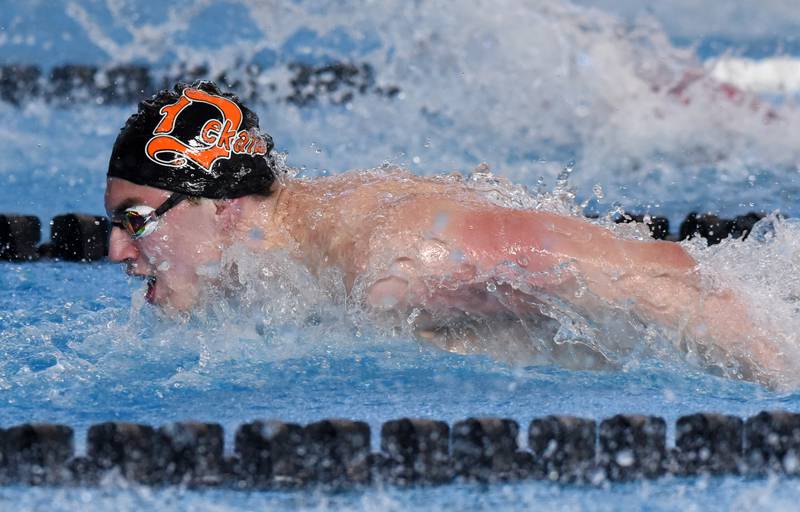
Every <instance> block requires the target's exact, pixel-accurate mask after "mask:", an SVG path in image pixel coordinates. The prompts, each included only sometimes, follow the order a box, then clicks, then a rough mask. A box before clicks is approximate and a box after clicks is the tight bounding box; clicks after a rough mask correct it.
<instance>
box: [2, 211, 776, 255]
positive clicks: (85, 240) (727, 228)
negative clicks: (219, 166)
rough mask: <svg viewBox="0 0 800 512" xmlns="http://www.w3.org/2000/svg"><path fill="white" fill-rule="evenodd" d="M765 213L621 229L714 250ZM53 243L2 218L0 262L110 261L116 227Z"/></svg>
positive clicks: (83, 218) (58, 222)
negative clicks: (673, 226) (644, 230)
mask: <svg viewBox="0 0 800 512" xmlns="http://www.w3.org/2000/svg"><path fill="white" fill-rule="evenodd" d="M763 217H764V214H761V213H754V212H751V213H748V214H746V215H739V216H738V217H735V218H733V219H722V218H720V217H718V216H716V215H712V214H701V215H699V214H697V213H695V212H692V213H690V214H689V215H687V216H686V219H685V220H684V221H683V222H682V223H681V225H680V228H679V231H678V232H677V233H670V231H669V220H668V219H667V218H665V217H650V216H645V215H641V214H632V213H624V214H622V215H620V216H618V217H617V218H616V219H615V222H617V223H628V222H642V223H644V224H645V225H647V226H648V228H649V229H650V234H651V236H652V237H653V238H655V239H658V240H672V241H678V240H685V239H687V238H693V237H696V236H699V237H702V238H704V239H705V240H706V241H707V243H708V245H713V244H717V243H719V242H720V241H721V240H723V239H725V238H727V237H729V236H730V237H732V238H741V239H744V238H747V236H748V235H749V234H750V231H751V230H752V228H753V225H755V223H756V222H758V221H759V220H760V219H762V218H763ZM49 224H50V241H49V242H47V243H44V244H41V245H39V241H40V239H41V222H40V221H39V219H38V218H36V217H34V216H32V215H16V214H0V260H5V261H17V262H20V261H35V260H38V259H55V260H62V261H84V262H89V261H98V260H102V259H103V258H105V257H106V256H107V255H108V240H109V233H110V230H111V224H110V223H109V221H108V219H107V218H106V217H103V216H100V215H90V214H83V213H66V214H63V215H58V216H56V217H54V218H53V220H51V221H50V223H49Z"/></svg>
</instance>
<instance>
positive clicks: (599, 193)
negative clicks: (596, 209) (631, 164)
mask: <svg viewBox="0 0 800 512" xmlns="http://www.w3.org/2000/svg"><path fill="white" fill-rule="evenodd" d="M592 194H594V197H596V198H597V199H598V200H600V199H603V198H604V197H605V196H606V194H605V192H604V191H603V186H602V185H600V184H599V183H595V185H594V186H593V187H592Z"/></svg>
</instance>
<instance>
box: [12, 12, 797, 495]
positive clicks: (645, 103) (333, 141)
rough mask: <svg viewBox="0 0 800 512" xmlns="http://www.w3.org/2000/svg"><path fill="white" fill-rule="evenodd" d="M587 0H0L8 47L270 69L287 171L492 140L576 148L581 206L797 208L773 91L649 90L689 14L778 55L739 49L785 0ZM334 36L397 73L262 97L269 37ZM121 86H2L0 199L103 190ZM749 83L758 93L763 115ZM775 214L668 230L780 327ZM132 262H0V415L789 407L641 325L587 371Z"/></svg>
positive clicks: (791, 122) (676, 63) (503, 168)
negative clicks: (169, 301) (695, 1)
mask: <svg viewBox="0 0 800 512" xmlns="http://www.w3.org/2000/svg"><path fill="white" fill-rule="evenodd" d="M580 4H581V5H580V6H574V5H571V4H568V3H565V2H561V1H557V0H542V1H539V2H534V3H532V4H526V5H525V6H521V5H517V3H516V2H500V3H499V4H498V3H496V2H491V3H489V2H485V3H481V2H478V3H476V5H475V8H474V9H455V8H453V6H452V5H450V4H448V3H446V2H427V3H424V4H416V3H409V2H404V1H400V0H398V1H396V2H381V3H378V4H369V5H360V4H359V3H355V2H353V3H350V2H331V3H323V4H317V3H313V5H312V3H310V2H309V3H305V2H298V3H285V5H273V6H271V7H270V8H269V9H267V8H265V7H263V6H262V5H261V4H259V3H258V2H244V1H242V2H238V1H221V2H195V3H190V4H189V6H188V7H185V8H184V9H183V10H182V11H181V10H180V9H179V8H178V7H176V6H169V5H166V3H163V2H144V3H141V2H132V1H131V2H128V1H114V2H111V1H108V2H105V1H86V2H73V3H70V4H66V5H65V6H64V7H63V9H53V8H52V7H51V6H49V5H48V3H47V2H31V3H26V4H25V5H20V6H15V7H13V8H8V9H4V10H3V12H2V14H0V26H1V27H2V31H0V64H4V63H12V62H14V63H18V62H23V63H32V64H36V65H38V66H41V67H42V68H43V69H48V68H49V67H51V66H55V65H60V64H65V63H81V64H93V65H98V66H101V67H102V66H108V65H111V64H118V63H138V64H144V65H147V66H148V67H149V68H150V69H151V70H153V73H159V72H162V71H163V72H164V74H169V72H170V70H174V68H175V67H176V65H177V64H176V63H177V62H183V63H188V64H205V65H207V66H208V67H209V69H210V71H209V73H210V74H211V75H214V74H216V73H218V72H219V71H222V70H225V71H226V72H227V74H228V76H232V77H233V79H235V78H236V77H237V76H239V77H241V76H244V75H243V73H244V72H243V71H241V69H242V67H243V65H244V64H242V63H252V62H257V63H259V65H260V66H262V67H263V68H264V71H263V72H262V75H261V76H262V82H263V83H259V82H256V83H255V84H253V83H250V84H249V85H243V86H242V87H244V88H246V87H258V86H259V85H260V86H262V87H263V88H264V91H266V92H264V93H263V94H261V99H260V100H259V101H258V102H257V103H256V104H255V105H254V110H256V111H257V112H258V113H259V115H260V116H261V119H262V128H265V129H267V130H268V131H269V132H270V133H271V134H272V135H273V137H274V138H275V140H276V144H277V147H278V149H279V150H281V151H285V152H287V153H288V157H287V159H288V160H287V162H288V163H289V164H290V165H292V166H293V167H296V168H297V169H298V171H299V173H300V175H301V176H307V177H313V176H320V175H327V174H332V173H336V172H340V171H343V170H346V169H349V168H354V167H356V168H370V167H375V166H377V165H379V164H381V163H382V162H384V161H388V162H392V163H396V164H400V165H403V166H405V167H407V168H409V169H411V170H413V171H414V172H417V173H420V174H433V173H436V172H442V171H450V170H454V169H459V170H463V171H469V170H470V169H472V168H474V167H475V166H477V165H478V164H480V163H481V162H487V163H488V165H489V167H490V169H491V170H492V171H493V172H494V173H495V174H497V175H501V176H506V177H509V178H510V179H512V180H513V181H514V182H516V183H521V184H523V185H525V186H526V187H527V188H528V191H529V194H530V195H531V196H532V197H540V196H537V194H540V193H543V194H546V193H550V192H552V191H553V190H554V189H555V188H556V186H557V184H556V182H557V177H558V176H559V174H560V173H561V172H562V169H563V168H564V167H565V166H568V165H569V164H570V162H572V163H573V165H572V168H573V169H574V170H573V171H572V173H571V175H570V176H569V186H570V187H571V190H572V192H570V194H573V193H574V195H575V197H574V199H573V198H571V196H570V198H568V201H571V204H572V206H574V207H575V208H576V209H581V208H584V207H585V208H586V209H587V210H588V211H594V212H598V213H600V214H605V213H608V212H611V211H614V210H615V209H618V208H627V209H630V210H632V211H642V212H650V213H652V214H658V215H665V216H667V217H669V218H670V220H671V221H673V222H675V221H677V220H679V219H680V218H681V216H682V215H684V214H685V213H687V212H688V211H690V210H692V209H697V210H713V211H715V212H718V213H720V214H722V215H727V216H732V215H736V214H739V213H744V212H746V211H750V210H756V211H764V212H771V211H773V210H780V211H781V212H784V213H786V214H788V215H797V214H798V213H800V212H798V211H797V206H796V205H797V200H796V198H797V194H798V192H800V185H799V184H800V173H798V170H797V162H798V161H800V158H798V157H800V146H798V145H797V143H796V137H795V136H794V134H796V133H798V131H797V126H795V125H796V124H798V123H800V113H799V112H798V110H797V109H796V107H795V106H794V92H793V91H786V93H785V94H782V95H780V96H777V97H776V96H774V95H773V96H770V97H766V96H763V95H759V94H758V93H757V92H754V93H751V96H748V99H747V101H745V102H744V103H735V102H731V101H729V100H726V99H725V98H724V97H720V94H719V93H718V91H715V89H714V86H713V84H711V83H705V84H704V83H703V82H702V81H701V82H700V83H699V84H697V85H695V86H693V87H690V88H688V89H687V90H686V92H685V93H680V94H677V95H676V93H674V92H672V93H670V92H668V91H669V89H670V85H675V84H676V83H678V82H680V81H681V79H682V77H683V76H684V75H685V73H686V72H687V70H694V69H703V66H704V61H707V59H711V58H716V57H718V56H719V55H720V54H721V52H718V51H710V50H708V48H710V47H712V46H713V45H711V43H709V41H712V42H714V44H715V45H717V46H714V47H719V45H720V44H723V43H724V45H725V48H726V49H727V50H726V51H729V52H731V53H737V52H738V53H739V54H741V55H746V56H755V57H758V58H764V57H768V56H770V55H772V54H769V55H758V54H755V53H754V51H753V50H752V49H751V48H752V47H753V46H754V44H755V43H754V41H757V40H759V39H758V37H760V36H759V34H761V33H762V32H757V31H755V28H754V27H753V26H751V25H752V23H750V20H752V19H758V20H759V23H761V24H762V25H763V26H766V27H773V28H774V30H772V31H771V32H770V34H771V37H772V39H771V44H773V47H774V48H783V49H784V51H787V52H791V51H792V46H791V44H786V45H782V44H781V42H782V41H784V40H788V38H790V36H791V34H792V32H793V30H795V29H796V27H797V25H800V20H798V19H796V15H795V14H794V12H795V10H796V9H795V8H794V7H793V6H792V4H791V3H790V2H785V3H782V2H779V1H776V2H772V3H770V4H769V5H766V6H763V7H759V8H757V7H755V6H753V7H750V8H749V9H752V10H754V11H756V10H758V9H762V10H761V11H758V12H757V13H750V12H748V11H747V10H746V9H745V10H744V11H743V12H741V13H739V14H730V13H729V14H728V15H725V16H723V14H719V16H718V18H719V19H718V24H716V25H715V24H713V23H712V24H711V26H709V27H706V28H707V32H706V31H704V30H705V28H704V26H703V25H702V24H701V25H697V24H694V25H692V24H687V23H685V20H687V19H692V13H693V12H694V13H695V16H694V17H697V11H696V10H695V11H692V9H694V7H692V6H691V5H689V3H684V2H676V3H674V5H673V6H672V8H671V9H670V8H665V7H659V8H658V9H656V10H655V11H653V12H652V14H653V16H655V17H656V18H657V19H658V20H660V21H654V20H653V19H643V18H637V17H636V15H637V14H640V13H639V12H638V10H637V9H638V8H637V7H636V6H634V5H633V3H631V2H626V1H623V0H607V1H604V2H595V3H592V2H589V1H588V0H584V1H582V2H580ZM636 4H637V5H638V2H637V3H636ZM591 5H594V6H596V7H592V6H591ZM595 9H597V10H595ZM743 9H744V8H743ZM756 14H758V16H757V17H756V16H755V15H756ZM726 16H727V17H726ZM714 19H717V18H714ZM176 20H180V23H178V22H176ZM682 20H683V21H682ZM719 20H721V21H719ZM722 21H724V22H725V23H722ZM709 23H711V22H709ZM720 27H722V28H720ZM212 29H213V30H212ZM753 31H755V32H757V33H753ZM737 34H738V37H737ZM687 41H690V43H691V44H687ZM720 41H722V42H723V43H720ZM778 51H780V50H778ZM790 56H791V55H790ZM342 59H344V60H352V61H355V62H365V63H369V64H370V65H371V66H372V67H373V68H374V70H375V80H376V82H377V83H378V84H379V85H387V86H388V85H393V86H397V87H399V90H400V91H401V92H400V94H399V95H397V96H395V97H393V98H389V97H386V96H381V95H378V94H369V93H368V94H363V95H355V96H354V98H353V99H352V101H349V102H346V103H345V104H341V105H340V104H333V103H331V102H328V101H326V99H325V98H321V99H320V100H319V101H318V102H316V103H314V104H312V105H309V106H304V107H298V106H297V105H294V104H292V103H290V102H287V101H283V100H282V99H283V98H285V97H286V96H287V95H288V94H289V92H290V91H289V89H290V87H289V85H287V84H288V78H287V73H289V72H288V71H287V67H286V64H287V63H289V62H306V63H309V64H318V63H324V62H329V61H331V60H342ZM231 63H234V64H231ZM237 63H238V64H237ZM237 73H240V74H239V75H237ZM269 84H274V85H275V88H274V89H272V88H270V87H268V85H269ZM244 92H247V91H244ZM749 94H750V93H749ZM89 100H91V98H90V99H89ZM753 105H755V106H753ZM134 108H135V106H134V105H132V104H131V105H98V104H96V103H92V101H87V100H86V99H80V98H76V99H73V100H72V101H67V102H66V104H63V105H55V104H54V103H52V102H48V101H47V100H45V99H43V98H34V99H32V100H30V101H26V102H24V103H23V104H21V105H19V106H14V105H10V104H8V103H6V102H0V152H2V154H3V158H2V159H0V212H19V213H28V214H35V215H38V216H39V217H40V218H42V219H49V218H51V217H52V216H54V215H56V214H59V213H64V212H72V211H80V212H87V213H94V214H100V213H102V212H103V205H102V194H103V188H104V180H105V166H106V165H107V161H108V156H109V153H110V148H111V144H112V142H113V139H114V137H115V135H116V133H117V130H118V128H119V127H120V126H121V125H122V124H123V122H124V120H125V118H126V117H127V116H128V115H130V113H132V112H133V110H134ZM769 109H773V110H774V111H775V112H776V113H777V117H770V116H767V115H766V112H767V111H768V110H769ZM562 177H563V175H562ZM775 225H776V226H777V227H776V228H774V229H773V230H765V231H764V232H765V233H773V235H770V236H766V235H765V237H762V239H760V240H756V239H753V240H749V241H748V242H747V243H744V244H738V243H733V242H730V243H724V244H721V246H718V247H715V248H704V247H702V245H697V244H695V245H691V246H688V248H689V250H690V251H693V254H694V255H695V256H696V257H697V258H698V260H700V261H701V264H702V265H703V266H704V267H706V268H708V269H709V272H711V274H715V272H716V273H719V275H725V276H729V277H730V276H736V279H737V281H736V283H737V286H741V287H742V289H743V291H744V292H745V293H747V294H749V297H750V299H751V300H753V301H759V300H761V301H762V302H761V304H762V313H764V314H768V315H771V316H772V317H774V318H777V319H780V321H781V322H783V325H784V329H785V332H787V333H788V332H793V330H795V328H796V327H797V323H796V322H797V321H798V318H797V312H796V306H795V303H796V301H797V297H798V296H800V292H799V291H798V290H799V289H800V284H798V282H797V281H798V280H797V279H796V278H794V277H793V276H795V275H800V274H798V273H796V270H797V268H796V266H797V265H798V264H799V263H798V262H797V261H796V260H797V257H796V254H798V252H797V250H798V247H797V244H798V242H800V233H798V232H797V229H798V228H797V226H796V225H795V224H793V223H792V222H783V221H775ZM674 229H675V228H673V230H674ZM774 233H777V234H776V235H775V234H774ZM43 236H44V237H47V236H48V232H47V226H46V222H45V228H44V232H43ZM754 238H755V237H754ZM715 275H716V274H715ZM731 278H732V279H733V277H731ZM143 289H144V284H143V283H142V282H141V281H137V280H133V279H131V278H129V277H127V276H125V274H124V273H123V272H122V269H121V268H120V267H118V266H116V265H113V264H110V263H105V262H101V263H92V264H70V263H62V262H37V263H26V264H17V263H0V290H2V293H0V404H2V406H0V425H2V426H10V425H14V424H18V423H22V422H29V421H47V422H58V423H65V424H68V425H70V426H72V427H74V428H75V429H76V442H77V449H78V450H79V451H82V450H83V449H84V446H83V444H84V436H85V431H86V428H87V427H88V426H89V425H91V424H92V423H97V422H102V421H108V420H120V421H135V422H142V423H149V424H153V425H160V424H163V423H168V422H171V421H178V420H188V419H196V420H202V421H214V422H219V423H221V424H222V425H223V426H224V427H225V429H226V436H227V437H226V442H227V444H228V446H229V447H230V445H231V444H232V434H233V432H234V431H235V429H236V427H237V426H238V425H239V424H241V423H243V422H245V421H249V420H252V419H254V418H279V419H283V420H287V421H294V422H300V423H306V422H310V421H315V420H319V419H322V418H328V417H346V418H352V419H360V420H365V421H367V422H368V423H369V424H370V425H371V427H372V431H373V448H377V446H378V444H377V441H378V440H377V432H379V429H380V424H381V423H382V422H383V421H386V420H389V419H394V418H399V417H404V416H410V417H415V416H416V417H428V418H435V419H441V420H445V421H448V422H453V421H457V420H459V419H463V418H466V417H467V416H474V415H493V416H502V417H510V418H513V419H515V420H517V421H518V422H519V423H520V425H521V427H522V428H521V430H522V431H523V432H526V431H527V425H528V423H529V422H530V420H531V419H532V418H534V417H537V416H543V415H547V414H573V415H580V416H587V417H591V418H596V419H602V418H605V417H608V416H612V415H614V414H617V413H644V414H654V415H659V416H663V417H664V418H665V419H666V420H667V424H668V425H669V428H670V430H669V432H668V437H670V438H672V437H674V431H673V424H674V421H675V420H676V419H677V418H678V417H679V416H681V415H684V414H688V413H693V412H698V411H718V412H724V413H727V414H736V415H740V416H743V417H746V416H749V415H753V414H755V413H757V412H759V411H761V410H763V409H773V408H785V409H790V410H797V409H798V408H800V393H798V392H795V391H791V390H790V391H781V392H778V391H773V390H769V389H765V388H763V387H761V386H758V385H756V384H752V383H748V382H741V381H735V380H730V379H726V378H723V377H719V376H714V375H712V374H710V373H709V372H707V371H704V370H703V369H701V368H698V367H697V366H696V365H695V364H693V362H692V361H691V360H687V359H686V358H683V357H681V356H680V355H676V354H672V353H663V354H660V355H659V354H654V353H653V351H642V352H641V353H638V352H635V351H634V352H633V353H630V354H626V355H625V356H624V357H620V358H618V359H617V360H616V361H615V363H616V364H615V367H614V368H613V369H609V370H607V371H603V372H591V371H570V370H566V369H563V368H560V367H557V366H515V365H510V364H507V363H503V362H499V361H496V360H493V359H491V358H489V357H486V356H478V355H475V356H461V355H457V354H449V353H445V352H442V351H439V350H437V349H435V348H433V347H430V346H426V345H420V344H419V343H417V342H416V341H414V340H412V339H409V338H407V337H403V336H390V335H388V334H386V333H383V332H381V331H380V330H378V329H374V328H372V327H371V326H370V325H368V324H363V323H359V322H358V321H355V320H353V319H348V318H344V319H343V318H340V317H337V316H336V308H335V305H333V306H330V307H328V308H327V309H325V312H328V313H331V315H329V316H324V315H323V318H322V321H321V322H316V323H314V322H312V323H310V324H308V323H303V322H301V321H297V319H296V318H294V317H293V316H292V314H291V313H290V312H289V311H290V310H291V308H290V307H289V309H288V310H286V312H285V313H284V314H283V315H278V314H275V315H274V316H272V317H269V318H256V317H253V316H251V315H249V314H245V313H243V312H240V311H236V310H235V309H233V310H225V311H214V312H212V313H213V314H209V315H208V316H205V317H194V318H191V319H188V320H186V321H181V322H175V321H171V320H169V319H164V318H161V317H160V316H159V314H158V313H157V312H155V311H153V310H152V309H151V308H150V307H149V306H147V305H145V304H143V302H144V301H143V294H144V290H143ZM288 293H289V292H286V293H284V294H283V295H281V293H280V292H275V295H274V297H277V299H278V300H277V302H276V304H287V305H288V306H291V301H288V299H287V296H288ZM284 299H287V300H284ZM762 299H763V300H762ZM282 300H284V301H283V302H281V301H282ZM288 306H287V307H288ZM273 311H279V309H277V306H276V309H274V310H273ZM342 315H343V316H344V313H342ZM794 332H796V330H795V331H794ZM522 444H523V446H524V445H525V444H526V443H525V442H524V440H523V443H522ZM799 497H800V482H798V481H796V480H792V479H784V478H779V477H772V478H767V479H752V480H751V479H743V478H733V477H731V478H694V479H682V478H665V479H662V480H658V481H654V482H636V483H630V484H614V485H610V484H607V485H601V486H599V487H594V486H561V485H555V484H550V483H546V482H520V483H513V484H502V485H492V486H483V485H479V484H453V485H448V486H442V487H433V488H419V489H396V488H391V487H389V488H382V487H372V488H368V489H359V490H353V491H347V492H340V493H326V492H321V491H313V490H312V491H293V492H237V491H229V490H207V491H202V492H198V491H189V490H185V489H148V488H141V487H137V486H129V485H127V484H125V483H122V482H110V483H108V484H107V485H105V486H101V487H100V488H95V489H54V488H36V489H29V488H22V487H6V488H0V508H3V509H9V510H10V509H13V510H39V509H42V508H47V509H50V510H53V509H55V510H75V509H78V508H80V509H82V510H107V509H109V508H112V507H113V508H115V509H118V510H139V509H158V510H184V509H187V508H191V509H197V510H228V509H231V510H249V509H254V508H275V509H303V510H306V509H311V510H320V509H338V508H347V509H368V510H407V509H410V508H412V507H413V508H420V509H430V510H439V509H445V508H446V509H452V508H454V507H456V508H465V509H489V508H493V509H496V508H498V507H501V508H503V509H529V508H532V507H535V506H543V507H559V508H570V509H596V510H616V509H619V508H620V507H629V508H645V509H653V510H662V509H664V510H666V509H670V510H671V509H682V510H685V509H689V510H693V509H707V508H709V507H713V508H727V509H731V508H736V509H744V510H748V509H763V508H767V507H769V508H771V509H776V510H782V509H787V510H788V509H794V508H795V504H796V502H797V499H798V498H799Z"/></svg>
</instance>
